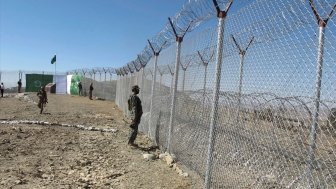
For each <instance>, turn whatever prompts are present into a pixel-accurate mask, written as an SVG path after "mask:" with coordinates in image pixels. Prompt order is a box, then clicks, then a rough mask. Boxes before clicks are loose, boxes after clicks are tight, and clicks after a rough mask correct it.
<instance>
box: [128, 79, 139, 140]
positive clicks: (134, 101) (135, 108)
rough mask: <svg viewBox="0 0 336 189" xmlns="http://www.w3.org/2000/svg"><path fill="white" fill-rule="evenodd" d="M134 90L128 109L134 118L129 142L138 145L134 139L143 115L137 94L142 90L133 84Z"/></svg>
mask: <svg viewBox="0 0 336 189" xmlns="http://www.w3.org/2000/svg"><path fill="white" fill-rule="evenodd" d="M132 92H133V94H132V95H131V96H130V98H129V99H128V109H129V111H130V112H131V119H132V123H131V125H130V128H131V129H132V131H131V133H130V136H129V140H128V144H129V145H131V146H136V145H135V144H134V141H135V139H136V137H137V134H138V126H139V123H140V120H141V116H142V106H141V100H140V98H139V97H138V96H137V94H139V92H140V88H139V86H137V85H135V86H133V87H132Z"/></svg>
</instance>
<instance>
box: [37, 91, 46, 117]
mask: <svg viewBox="0 0 336 189" xmlns="http://www.w3.org/2000/svg"><path fill="white" fill-rule="evenodd" d="M37 96H38V97H39V102H38V104H37V106H38V107H39V108H40V109H41V111H40V114H42V111H43V106H45V104H46V103H48V98H47V92H46V91H45V89H44V87H41V89H40V90H39V91H38V92H37Z"/></svg>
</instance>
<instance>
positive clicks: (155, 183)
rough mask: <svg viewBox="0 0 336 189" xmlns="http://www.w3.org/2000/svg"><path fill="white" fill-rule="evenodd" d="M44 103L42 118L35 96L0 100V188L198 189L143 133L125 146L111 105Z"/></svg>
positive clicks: (119, 117) (121, 122)
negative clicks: (132, 146)
mask: <svg viewBox="0 0 336 189" xmlns="http://www.w3.org/2000/svg"><path fill="white" fill-rule="evenodd" d="M48 99H49V103H48V104H47V107H46V108H45V112H44V113H43V114H39V109H38V107H37V105H36V101H37V97H36V96H35V94H25V95H24V94H20V95H16V94H13V95H7V96H5V98H1V99H0V110H1V111H0V162H1V163H0V188H13V189H22V188H27V189H31V188H60V189H61V188H69V189H70V188H76V189H77V188H113V189H119V188H120V189H129V188H137V189H138V188H143V189H151V188H153V189H161V188H167V189H168V188H169V189H170V188H172V189H173V188H176V189H177V188H180V189H189V188H201V185H200V184H199V183H196V182H195V180H194V179H191V175H190V173H189V174H188V172H187V171H186V170H182V169H180V168H179V166H176V165H178V163H177V164H174V163H173V162H172V161H173V160H174V158H170V156H166V155H163V154H162V153H161V152H160V151H159V150H158V149H156V148H155V147H153V146H151V141H150V140H149V139H148V138H146V137H145V136H144V135H143V134H140V135H139V136H138V139H137V140H136V143H138V144H139V147H138V148H131V147H128V146H127V145H126V143H127V137H128V134H129V128H128V123H129V120H127V119H126V118H125V117H124V116H123V113H122V112H121V111H120V110H119V109H118V107H117V106H116V105H115V104H114V103H113V102H110V101H101V100H89V99H88V98H85V97H78V96H70V95H53V94H49V96H48ZM145 154H148V155H145ZM160 154H161V155H160ZM144 157H145V158H144ZM159 157H160V158H161V159H159ZM168 157H169V158H168ZM162 159H165V160H166V161H167V162H168V164H169V165H168V164H167V162H165V161H163V160H162ZM192 180H193V182H192Z"/></svg>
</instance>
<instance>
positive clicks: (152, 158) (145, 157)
mask: <svg viewBox="0 0 336 189" xmlns="http://www.w3.org/2000/svg"><path fill="white" fill-rule="evenodd" d="M142 156H143V157H144V159H146V160H147V161H148V160H155V159H156V157H155V155H154V154H142Z"/></svg>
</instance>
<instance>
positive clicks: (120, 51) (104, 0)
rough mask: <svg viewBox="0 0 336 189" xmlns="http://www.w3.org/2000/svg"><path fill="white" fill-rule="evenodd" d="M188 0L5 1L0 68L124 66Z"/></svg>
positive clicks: (1, 2)
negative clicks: (55, 61) (55, 65)
mask: <svg viewBox="0 0 336 189" xmlns="http://www.w3.org/2000/svg"><path fill="white" fill-rule="evenodd" d="M184 2H185V1H184V0H142V1H139V0H127V1H126V0H95V1H93V0H0V70H5V71H7V70H32V71H51V72H53V71H54V66H53V65H51V64H50V60H51V58H52V57H53V55H54V54H56V55H57V72H66V71H69V70H72V69H77V68H92V67H116V68H118V67H121V66H123V65H125V64H126V63H127V62H129V61H131V60H134V59H135V58H136V56H137V54H138V53H140V52H141V51H142V50H143V48H144V47H145V45H146V44H147V39H149V38H151V37H153V36H154V35H155V34H157V33H158V32H159V31H160V30H161V29H162V28H163V26H164V25H165V24H166V23H167V21H168V19H167V18H168V17H169V16H173V15H175V13H176V12H178V11H179V10H180V9H181V7H182V5H183V4H184Z"/></svg>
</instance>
